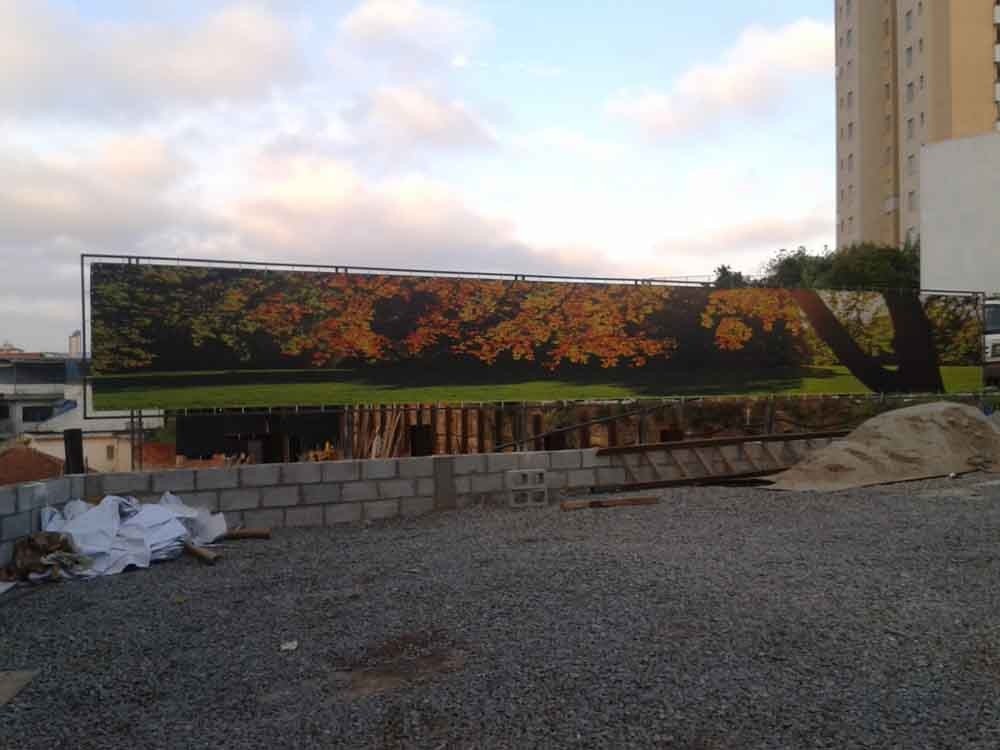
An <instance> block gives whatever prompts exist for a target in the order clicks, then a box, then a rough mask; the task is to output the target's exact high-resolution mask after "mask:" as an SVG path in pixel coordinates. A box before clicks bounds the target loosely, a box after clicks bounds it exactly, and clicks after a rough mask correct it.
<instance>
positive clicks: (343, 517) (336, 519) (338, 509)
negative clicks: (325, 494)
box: [324, 503, 361, 526]
mask: <svg viewBox="0 0 1000 750" xmlns="http://www.w3.org/2000/svg"><path fill="white" fill-rule="evenodd" d="M324 510H325V511H326V513H325V521H326V525H327V526H336V525H337V524H341V523H354V522H355V521H360V520H361V503H340V504H338V505H327V506H326V508H325V509H324Z"/></svg>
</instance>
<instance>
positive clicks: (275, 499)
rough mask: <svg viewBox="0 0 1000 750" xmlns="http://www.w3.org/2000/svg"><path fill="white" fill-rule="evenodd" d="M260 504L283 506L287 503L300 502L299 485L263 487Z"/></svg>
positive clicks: (294, 503) (271, 506) (296, 503)
mask: <svg viewBox="0 0 1000 750" xmlns="http://www.w3.org/2000/svg"><path fill="white" fill-rule="evenodd" d="M257 491H258V492H260V504H261V505H262V506H264V507H270V508H274V507H283V506H286V505H298V504H299V487H298V486H297V485H293V486H289V487H261V488H259V489H258V490H257Z"/></svg>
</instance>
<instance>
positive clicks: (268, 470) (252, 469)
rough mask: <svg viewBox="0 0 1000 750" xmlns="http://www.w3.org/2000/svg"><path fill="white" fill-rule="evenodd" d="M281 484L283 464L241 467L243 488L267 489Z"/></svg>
mask: <svg viewBox="0 0 1000 750" xmlns="http://www.w3.org/2000/svg"><path fill="white" fill-rule="evenodd" d="M280 483H281V464H257V465H255V466H243V467H240V486H241V487H267V486H269V485H273V484H280Z"/></svg>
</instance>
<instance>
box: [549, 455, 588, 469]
mask: <svg viewBox="0 0 1000 750" xmlns="http://www.w3.org/2000/svg"><path fill="white" fill-rule="evenodd" d="M549 465H550V466H551V467H552V469H553V470H556V469H582V468H583V454H582V452H581V451H555V452H554V453H552V454H551V455H550V456H549Z"/></svg>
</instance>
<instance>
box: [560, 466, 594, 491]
mask: <svg viewBox="0 0 1000 750" xmlns="http://www.w3.org/2000/svg"><path fill="white" fill-rule="evenodd" d="M596 484H597V470H596V469H576V470H574V471H571V472H569V474H567V475H566V485H567V486H568V487H594V486H595V485H596Z"/></svg>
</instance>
